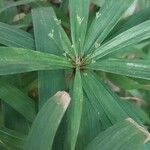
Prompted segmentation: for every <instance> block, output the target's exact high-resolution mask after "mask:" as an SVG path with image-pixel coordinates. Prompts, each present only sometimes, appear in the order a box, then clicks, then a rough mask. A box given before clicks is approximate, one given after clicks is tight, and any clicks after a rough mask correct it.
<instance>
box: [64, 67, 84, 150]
mask: <svg viewBox="0 0 150 150" xmlns="http://www.w3.org/2000/svg"><path fill="white" fill-rule="evenodd" d="M82 105H83V90H82V81H81V75H80V70H79V69H78V68H77V69H76V74H75V78H74V83H73V91H72V101H71V105H70V108H69V114H68V117H69V123H68V124H69V129H68V131H67V140H68V143H69V148H66V149H71V150H74V149H75V146H76V142H77V137H78V133H79V128H80V122H81V116H82V107H83V106H82Z"/></svg>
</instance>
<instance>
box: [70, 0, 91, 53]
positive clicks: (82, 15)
mask: <svg viewBox="0 0 150 150" xmlns="http://www.w3.org/2000/svg"><path fill="white" fill-rule="evenodd" d="M69 7H70V24H71V35H72V43H73V46H74V50H75V56H78V55H80V54H83V53H84V52H83V44H84V40H85V34H86V29H87V22H88V13H89V0H69Z"/></svg>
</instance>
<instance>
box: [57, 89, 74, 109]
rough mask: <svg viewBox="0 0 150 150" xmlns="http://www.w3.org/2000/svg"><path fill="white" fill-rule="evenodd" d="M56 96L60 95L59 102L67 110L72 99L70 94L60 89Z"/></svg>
mask: <svg viewBox="0 0 150 150" xmlns="http://www.w3.org/2000/svg"><path fill="white" fill-rule="evenodd" d="M55 96H56V97H58V99H57V104H61V105H62V106H63V108H64V110H66V109H67V107H68V105H69V103H70V100H71V98H70V95H69V94H68V93H67V92H65V91H59V92H57V93H56V94H55Z"/></svg>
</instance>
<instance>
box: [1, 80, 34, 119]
mask: <svg viewBox="0 0 150 150" xmlns="http://www.w3.org/2000/svg"><path fill="white" fill-rule="evenodd" d="M0 99H2V100H3V101H5V102H6V103H7V104H9V105H10V106H11V107H12V108H14V109H15V110H16V111H17V112H19V113H20V114H22V115H23V116H24V117H25V118H26V119H27V120H28V121H30V122H32V121H33V120H34V118H35V116H36V107H35V103H34V101H33V100H32V99H31V98H29V97H28V96H26V95H25V94H24V93H23V92H21V91H20V90H19V89H17V88H16V87H14V86H12V85H10V84H8V83H6V82H3V81H1V80H0Z"/></svg>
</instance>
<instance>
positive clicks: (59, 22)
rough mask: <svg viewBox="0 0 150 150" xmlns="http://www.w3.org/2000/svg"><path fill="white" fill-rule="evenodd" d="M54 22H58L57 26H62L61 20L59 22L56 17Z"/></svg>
mask: <svg viewBox="0 0 150 150" xmlns="http://www.w3.org/2000/svg"><path fill="white" fill-rule="evenodd" d="M54 20H55V21H56V24H57V25H60V24H61V20H58V19H57V18H56V17H54Z"/></svg>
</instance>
